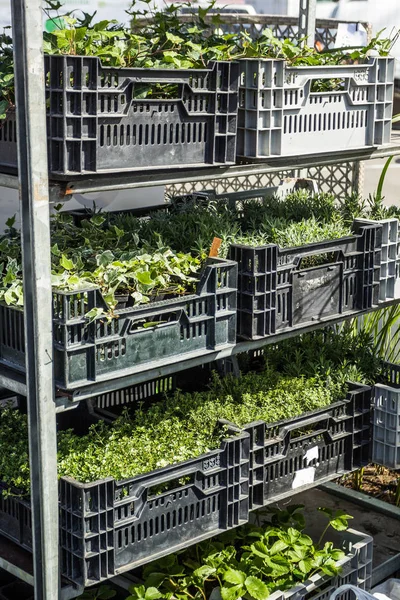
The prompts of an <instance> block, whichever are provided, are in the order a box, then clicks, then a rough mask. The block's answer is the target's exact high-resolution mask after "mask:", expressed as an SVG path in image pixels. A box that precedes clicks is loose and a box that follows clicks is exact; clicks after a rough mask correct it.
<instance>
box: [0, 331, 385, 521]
mask: <svg viewBox="0 0 400 600" xmlns="http://www.w3.org/2000/svg"><path fill="white" fill-rule="evenodd" d="M321 336H323V334H320V333H319V332H315V333H314V334H307V335H304V336H302V337H301V338H297V339H296V341H293V340H291V342H290V344H288V343H283V344H280V345H278V346H276V347H274V348H272V347H271V348H268V350H267V351H266V353H265V357H264V365H263V366H262V367H261V370H260V366H259V365H257V364H256V363H254V364H253V365H251V366H250V367H249V365H246V364H245V361H243V362H244V365H243V374H242V376H241V377H239V378H235V377H232V376H229V377H225V378H219V377H217V376H216V375H214V376H213V378H212V380H211V382H210V383H209V386H208V389H205V390H204V391H201V392H193V393H189V392H182V391H179V390H178V391H176V392H174V393H172V392H171V393H170V394H169V395H167V396H165V397H164V398H162V400H157V401H154V402H153V403H151V404H150V405H149V406H144V405H142V404H141V405H139V406H137V407H135V408H134V409H132V410H131V411H129V412H128V410H126V409H125V410H124V411H123V413H122V414H121V416H119V417H118V418H117V419H116V420H115V421H114V422H113V423H112V424H107V423H105V422H103V421H100V422H97V423H95V424H94V425H92V426H91V427H90V428H89V430H88V433H86V435H83V436H78V435H76V434H75V433H74V432H73V431H72V430H66V431H65V430H64V431H59V433H58V473H59V476H69V477H73V478H75V479H76V480H79V481H82V482H91V481H96V480H99V479H103V478H106V477H113V478H115V479H116V480H122V479H125V478H129V477H133V476H135V475H138V474H142V473H146V472H149V471H152V470H154V469H157V468H162V467H165V466H167V465H170V464H176V463H179V462H182V461H185V460H187V459H190V458H193V457H197V456H199V455H201V454H202V453H204V452H208V451H209V450H211V449H215V448H218V447H219V446H220V444H221V441H222V439H223V438H224V437H226V436H227V435H230V434H229V433H228V429H227V426H226V424H224V423H226V422H227V421H228V422H231V423H233V424H235V425H236V426H244V425H246V424H248V423H251V422H254V421H257V420H264V421H266V422H267V423H274V422H277V421H280V420H284V419H287V418H290V417H295V416H299V415H301V414H303V413H305V412H307V411H312V410H315V409H319V408H323V407H326V406H329V405H330V404H332V403H333V402H335V401H336V400H339V399H342V398H343V397H344V395H345V393H346V391H347V385H346V379H350V378H355V377H356V376H357V377H356V378H357V379H361V380H363V381H368V380H370V379H372V378H373V377H375V374H376V373H377V372H378V366H377V364H376V363H375V362H374V359H373V357H371V356H370V354H369V352H370V346H369V345H368V344H369V341H368V339H366V338H365V337H364V336H363V335H362V334H360V336H359V337H358V336H357V335H356V334H354V333H353V332H347V331H346V333H345V334H343V339H342V336H336V337H335V336H334V334H333V333H332V332H329V331H328V332H326V334H325V336H326V337H325V340H326V341H325V343H324V342H323V340H324V337H321ZM353 336H355V339H354V337H353ZM325 347H326V351H325V352H324V348H325ZM252 368H258V369H259V370H258V371H254V370H251V369H252ZM374 369H375V371H374ZM246 371H247V372H246ZM219 423H220V424H219ZM10 448H15V452H13V453H12V454H11V456H10V452H9V449H10ZM1 457H2V459H1ZM0 459H1V460H0V479H1V480H2V481H4V482H5V484H6V485H7V486H8V487H9V488H19V489H20V490H22V492H23V493H28V491H29V464H28V433H27V421H26V416H25V415H23V414H22V413H20V412H18V411H15V410H12V409H11V408H7V409H5V410H3V411H2V412H1V413H0ZM277 518H278V517H276V516H273V517H272V522H273V523H274V524H275V525H277V526H278V525H279V526H280V525H285V526H289V525H290V526H294V527H298V526H301V525H302V522H301V515H300V514H298V513H297V512H296V511H295V510H294V511H293V513H291V514H290V521H289V522H287V523H285V522H278V521H277V520H276V519H277ZM280 518H282V515H281V516H280ZM299 519H300V520H299Z"/></svg>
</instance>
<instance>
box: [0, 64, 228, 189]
mask: <svg viewBox="0 0 400 600" xmlns="http://www.w3.org/2000/svg"><path fill="white" fill-rule="evenodd" d="M45 72H46V98H47V103H48V118H47V136H48V155H49V171H50V174H51V176H52V177H53V178H57V177H60V176H63V175H64V176H71V175H78V174H85V173H86V174H93V173H113V172H121V171H133V170H136V169H140V170H143V169H154V168H157V167H158V168H171V167H174V168H175V169H176V168H178V167H179V168H184V167H191V166H203V165H227V164H234V162H235V160H236V130H237V111H238V85H239V65H238V64H237V63H234V62H231V63H229V62H214V63H210V65H209V67H208V68H207V69H190V70H183V69H179V70H175V69H133V68H115V67H114V68H113V67H104V66H103V65H102V64H101V61H100V59H99V58H97V57H90V56H85V57H83V56H46V57H45ZM143 85H149V86H151V85H153V86H155V85H157V86H159V87H160V86H170V87H169V89H170V90H171V88H172V89H173V88H175V89H173V92H172V93H173V99H167V100H162V99H135V90H136V89H137V88H140V86H143ZM159 91H160V90H159ZM16 137H17V134H16V122H15V113H14V112H10V113H9V115H8V117H7V119H6V121H5V122H4V123H3V124H2V126H1V127H0V166H1V167H14V168H15V167H16V166H17V151H16V144H17V141H16Z"/></svg>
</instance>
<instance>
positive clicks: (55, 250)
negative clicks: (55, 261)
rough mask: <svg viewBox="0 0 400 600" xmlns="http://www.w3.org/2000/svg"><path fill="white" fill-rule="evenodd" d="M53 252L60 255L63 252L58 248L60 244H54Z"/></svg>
mask: <svg viewBox="0 0 400 600" xmlns="http://www.w3.org/2000/svg"><path fill="white" fill-rule="evenodd" d="M51 253H52V254H53V256H60V254H61V252H60V250H59V248H58V244H54V246H52V247H51Z"/></svg>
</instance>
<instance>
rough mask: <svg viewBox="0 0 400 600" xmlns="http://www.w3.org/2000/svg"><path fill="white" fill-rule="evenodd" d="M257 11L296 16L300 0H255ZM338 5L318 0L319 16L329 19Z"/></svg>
mask: <svg viewBox="0 0 400 600" xmlns="http://www.w3.org/2000/svg"><path fill="white" fill-rule="evenodd" d="M385 1H386V0H385ZM253 4H254V7H255V9H256V11H257V13H260V14H266V15H288V16H290V17H296V16H297V15H298V14H299V0H254V2H253ZM336 5H337V0H336V1H335V0H317V17H318V18H320V19H329V18H331V17H332V14H333V11H334V10H335V8H336Z"/></svg>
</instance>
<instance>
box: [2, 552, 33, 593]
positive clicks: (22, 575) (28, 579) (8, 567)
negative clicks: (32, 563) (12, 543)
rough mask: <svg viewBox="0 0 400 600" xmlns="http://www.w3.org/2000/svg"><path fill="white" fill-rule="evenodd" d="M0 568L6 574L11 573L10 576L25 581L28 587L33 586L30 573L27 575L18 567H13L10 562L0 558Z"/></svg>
mask: <svg viewBox="0 0 400 600" xmlns="http://www.w3.org/2000/svg"><path fill="white" fill-rule="evenodd" d="M0 568H1V569H4V570H5V571H7V572H8V573H11V575H14V576H15V577H17V578H18V579H21V580H22V581H25V583H28V584H29V585H31V586H33V584H34V578H33V575H31V574H30V573H27V572H26V571H24V570H23V569H20V568H19V567H17V565H13V564H12V563H11V562H9V561H8V560H6V559H5V558H3V557H2V556H0Z"/></svg>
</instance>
